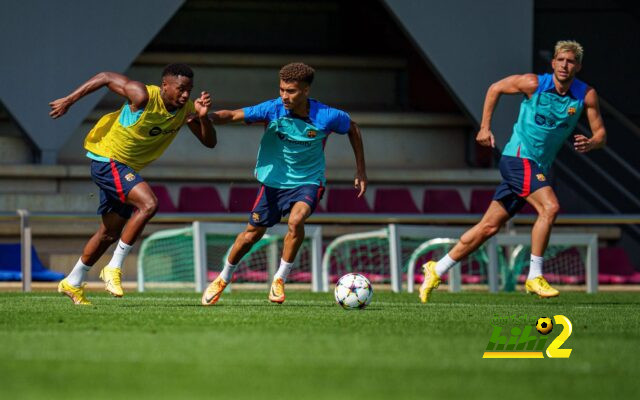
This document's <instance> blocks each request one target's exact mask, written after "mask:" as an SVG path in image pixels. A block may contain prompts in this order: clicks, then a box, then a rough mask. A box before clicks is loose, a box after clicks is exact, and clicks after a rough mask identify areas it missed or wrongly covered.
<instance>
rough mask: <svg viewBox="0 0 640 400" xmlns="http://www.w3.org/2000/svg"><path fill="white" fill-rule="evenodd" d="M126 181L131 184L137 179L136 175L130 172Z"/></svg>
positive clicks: (125, 177) (126, 176)
mask: <svg viewBox="0 0 640 400" xmlns="http://www.w3.org/2000/svg"><path fill="white" fill-rule="evenodd" d="M124 179H126V180H127V182H131V181H132V180H134V179H136V176H135V175H134V174H132V173H131V172H129V173H128V174H126V175H125V176H124Z"/></svg>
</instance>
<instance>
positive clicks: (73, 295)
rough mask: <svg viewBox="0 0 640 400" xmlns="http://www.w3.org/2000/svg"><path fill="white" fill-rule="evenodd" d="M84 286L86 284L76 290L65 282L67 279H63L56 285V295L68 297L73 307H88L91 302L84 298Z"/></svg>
mask: <svg viewBox="0 0 640 400" xmlns="http://www.w3.org/2000/svg"><path fill="white" fill-rule="evenodd" d="M85 285H86V283H85V284H84V285H82V286H80V287H79V288H77V287H75V286H71V284H70V283H69V281H67V278H64V279H63V280H61V281H60V283H58V293H62V294H64V295H65V296H68V297H69V298H70V299H71V301H73V304H75V305H78V306H90V305H91V302H90V301H89V300H87V298H86V297H84V287H85Z"/></svg>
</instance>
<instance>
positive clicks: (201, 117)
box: [187, 92, 218, 148]
mask: <svg viewBox="0 0 640 400" xmlns="http://www.w3.org/2000/svg"><path fill="white" fill-rule="evenodd" d="M193 105H194V107H195V109H196V114H195V116H194V117H193V118H190V119H189V120H188V122H187V125H188V126H189V129H190V130H191V132H192V133H193V134H194V135H195V136H196V137H197V138H198V140H199V141H200V143H202V144H203V145H205V146H206V147H209V148H214V147H216V144H217V143H218V138H217V137H216V130H215V128H214V127H213V126H212V125H211V120H210V119H209V117H208V115H207V113H208V112H209V107H211V95H209V93H207V92H202V93H200V97H199V98H197V99H196V101H194V102H193Z"/></svg>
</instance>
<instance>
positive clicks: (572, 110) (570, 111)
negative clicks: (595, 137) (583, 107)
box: [567, 107, 576, 115]
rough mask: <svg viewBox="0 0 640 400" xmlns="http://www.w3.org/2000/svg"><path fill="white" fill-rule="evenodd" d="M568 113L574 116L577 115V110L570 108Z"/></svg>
mask: <svg viewBox="0 0 640 400" xmlns="http://www.w3.org/2000/svg"><path fill="white" fill-rule="evenodd" d="M567 113H568V114H569V115H574V114H575V113H576V108H575V107H569V110H568V111H567Z"/></svg>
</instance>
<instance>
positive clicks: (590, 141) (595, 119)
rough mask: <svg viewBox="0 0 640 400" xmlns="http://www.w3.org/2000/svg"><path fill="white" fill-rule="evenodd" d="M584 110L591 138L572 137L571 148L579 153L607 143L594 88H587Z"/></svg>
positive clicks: (579, 135)
mask: <svg viewBox="0 0 640 400" xmlns="http://www.w3.org/2000/svg"><path fill="white" fill-rule="evenodd" d="M584 108H585V111H586V113H587V119H588V120H589V127H590V128H591V133H592V136H591V137H590V138H588V137H586V136H584V135H581V134H578V135H574V139H575V141H574V144H573V147H574V148H575V149H576V151H577V152H579V153H586V152H588V151H591V150H594V149H600V148H602V147H604V145H605V143H606V142H607V131H606V130H605V129H604V122H603V121H602V115H600V104H599V102H598V93H596V90H595V89H594V88H589V89H588V91H587V94H586V95H585V96H584Z"/></svg>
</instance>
